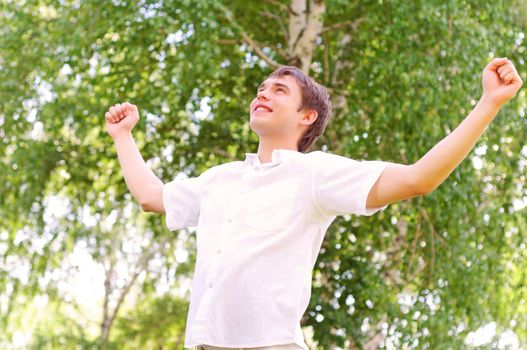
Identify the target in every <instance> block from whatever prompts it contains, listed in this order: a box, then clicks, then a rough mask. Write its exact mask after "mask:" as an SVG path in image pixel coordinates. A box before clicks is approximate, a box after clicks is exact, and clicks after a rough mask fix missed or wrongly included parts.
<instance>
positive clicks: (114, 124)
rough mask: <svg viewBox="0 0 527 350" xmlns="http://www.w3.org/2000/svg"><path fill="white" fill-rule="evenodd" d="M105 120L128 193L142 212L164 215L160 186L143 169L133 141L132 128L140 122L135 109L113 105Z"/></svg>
mask: <svg viewBox="0 0 527 350" xmlns="http://www.w3.org/2000/svg"><path fill="white" fill-rule="evenodd" d="M105 117H106V130H107V132H108V134H110V136H111V137H112V139H113V140H114V143H115V147H116V149H117V156H118V158H119V163H120V164H121V168H122V170H123V175H124V179H125V181H126V185H127V186H128V189H129V190H130V192H131V193H132V195H133V196H134V198H135V200H136V201H137V202H138V203H139V204H140V205H141V208H142V209H143V210H144V211H153V212H158V213H164V212H165V209H164V206H163V192H162V189H163V182H162V181H161V180H160V179H159V178H158V177H157V176H156V175H155V174H154V172H153V171H152V170H151V169H150V168H149V167H148V166H147V165H146V163H145V161H144V159H143V157H142V156H141V153H139V149H138V148H137V145H136V144H135V141H134V138H133V137H132V128H133V127H134V126H135V124H137V122H138V121H139V112H138V110H137V107H136V106H135V105H132V104H130V103H128V102H126V103H123V104H116V105H115V106H112V107H110V109H109V110H108V112H106V114H105Z"/></svg>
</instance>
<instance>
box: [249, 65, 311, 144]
mask: <svg viewBox="0 0 527 350" xmlns="http://www.w3.org/2000/svg"><path fill="white" fill-rule="evenodd" d="M301 103H302V92H301V90H300V86H299V85H298V83H297V82H296V80H295V78H293V77H291V76H289V75H286V76H282V77H276V78H269V79H267V80H265V81H264V82H263V83H262V84H261V85H260V86H259V87H258V91H257V94H256V98H255V99H253V100H252V102H251V104H250V116H251V120H250V127H251V129H252V130H253V131H254V132H256V133H257V134H258V136H276V137H278V138H280V137H284V136H286V137H298V135H299V133H300V132H301V131H302V130H304V129H305V126H303V125H301V124H300V123H301V122H300V121H301V119H302V116H303V115H304V114H305V111H298V109H299V108H300V105H301Z"/></svg>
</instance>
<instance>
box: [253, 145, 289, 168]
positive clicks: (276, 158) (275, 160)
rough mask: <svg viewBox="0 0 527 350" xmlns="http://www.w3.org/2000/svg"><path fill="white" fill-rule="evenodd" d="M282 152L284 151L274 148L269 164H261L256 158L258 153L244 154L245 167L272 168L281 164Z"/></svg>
mask: <svg viewBox="0 0 527 350" xmlns="http://www.w3.org/2000/svg"><path fill="white" fill-rule="evenodd" d="M283 151H286V150H284V149H281V148H276V149H274V150H273V153H272V154H271V162H270V163H264V164H262V163H261V162H260V158H258V153H245V161H244V164H245V165H249V166H260V167H272V166H276V165H278V164H280V163H281V162H282V155H283V153H282V152H283Z"/></svg>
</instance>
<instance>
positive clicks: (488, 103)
mask: <svg viewBox="0 0 527 350" xmlns="http://www.w3.org/2000/svg"><path fill="white" fill-rule="evenodd" d="M478 104H479V105H483V106H485V107H488V108H492V109H496V110H499V109H500V108H501V107H502V106H503V103H499V102H496V101H495V100H494V99H492V98H491V97H489V96H488V95H485V94H483V95H481V98H480V99H479V101H478Z"/></svg>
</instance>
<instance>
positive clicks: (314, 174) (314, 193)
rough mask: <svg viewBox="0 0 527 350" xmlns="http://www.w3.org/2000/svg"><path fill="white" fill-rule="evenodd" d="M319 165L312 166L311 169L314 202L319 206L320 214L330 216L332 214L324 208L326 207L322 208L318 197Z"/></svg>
mask: <svg viewBox="0 0 527 350" xmlns="http://www.w3.org/2000/svg"><path fill="white" fill-rule="evenodd" d="M317 169H318V168H317V167H312V168H311V171H312V175H311V180H312V181H311V196H312V197H313V202H314V203H315V207H316V208H317V210H318V212H319V214H321V216H323V217H324V216H330V214H329V213H328V212H327V211H325V210H324V208H322V207H321V206H320V204H319V202H318V197H317V191H316V186H315V184H316V181H317V178H318V177H317V175H318V174H317Z"/></svg>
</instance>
